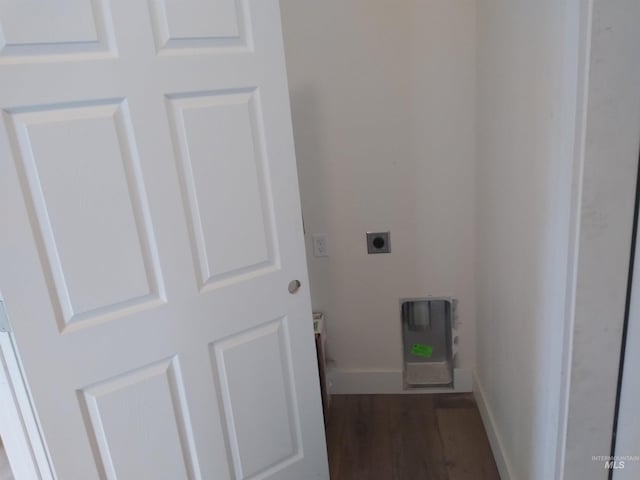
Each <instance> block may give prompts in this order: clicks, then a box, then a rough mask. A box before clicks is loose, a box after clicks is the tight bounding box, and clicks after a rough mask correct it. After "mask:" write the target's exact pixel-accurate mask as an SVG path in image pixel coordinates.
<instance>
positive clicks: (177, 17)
mask: <svg viewBox="0 0 640 480" xmlns="http://www.w3.org/2000/svg"><path fill="white" fill-rule="evenodd" d="M243 14H244V1H243V0H152V1H151V17H152V20H153V30H154V35H155V40H156V46H157V48H158V49H159V50H164V49H172V48H188V47H196V48H197V47H200V48H202V47H205V48H206V47H214V48H215V47H225V46H238V45H242V44H244V43H246V39H245V38H244V37H245V35H246V33H245V26H244V22H243Z"/></svg>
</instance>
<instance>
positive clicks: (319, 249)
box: [311, 233, 329, 257]
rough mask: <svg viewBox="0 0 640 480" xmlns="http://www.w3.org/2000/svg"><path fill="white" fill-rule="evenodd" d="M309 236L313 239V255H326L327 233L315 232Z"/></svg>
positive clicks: (327, 249)
mask: <svg viewBox="0 0 640 480" xmlns="http://www.w3.org/2000/svg"><path fill="white" fill-rule="evenodd" d="M311 238H312V239H313V256H314V257H328V256H329V235H327V234H326V233H316V234H315V235H313V236H312V237H311Z"/></svg>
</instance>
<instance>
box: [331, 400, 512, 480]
mask: <svg viewBox="0 0 640 480" xmlns="http://www.w3.org/2000/svg"><path fill="white" fill-rule="evenodd" d="M327 444H328V450H329V466H330V469H331V480H499V479H500V477H499V475H498V470H497V468H496V464H495V461H494V460H493V456H492V454H491V449H490V447H489V442H488V440H487V435H486V433H485V430H484V427H483V425H482V421H481V420H480V413H479V412H478V408H477V406H476V404H475V401H474V399H473V396H471V395H467V394H462V395H335V396H333V397H332V398H331V408H330V410H329V424H328V427H327Z"/></svg>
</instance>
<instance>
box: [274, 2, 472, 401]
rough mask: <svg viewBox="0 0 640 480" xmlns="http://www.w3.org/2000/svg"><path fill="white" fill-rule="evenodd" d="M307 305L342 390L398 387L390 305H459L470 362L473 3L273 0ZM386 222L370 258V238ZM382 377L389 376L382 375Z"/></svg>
mask: <svg viewBox="0 0 640 480" xmlns="http://www.w3.org/2000/svg"><path fill="white" fill-rule="evenodd" d="M281 9H282V16H283V27H284V37H285V49H286V56H287V68H288V74H289V87H290V92H291V100H292V109H293V122H294V135H295V141H296V153H297V158H298V168H299V175H300V185H301V187H300V188H301V195H302V206H303V212H304V220H305V226H306V234H307V235H306V236H307V247H308V252H309V253H310V252H311V234H313V233H328V234H329V250H330V257H329V258H314V257H313V256H312V255H309V258H308V263H309V273H310V277H311V289H312V297H313V307H314V309H316V310H322V311H324V312H325V313H326V315H327V322H328V330H329V335H328V345H329V347H328V348H329V356H330V357H331V358H332V359H333V361H334V362H335V363H334V373H335V375H334V379H335V380H336V382H337V384H336V385H335V387H336V389H337V390H338V391H354V389H355V390H358V391H365V390H366V391H388V390H394V389H396V388H400V385H401V383H400V370H401V368H402V352H401V330H400V314H399V303H398V301H399V299H400V298H401V297H413V296H425V295H436V296H453V297H457V298H459V300H460V317H461V320H462V322H463V325H462V327H461V328H462V334H461V349H460V364H461V366H463V367H466V368H472V367H473V363H474V358H475V352H474V348H475V318H474V312H475V293H474V248H473V246H474V202H475V196H474V178H475V168H474V146H475V137H474V135H475V126H474V122H475V115H474V108H475V105H474V94H475V91H474V88H475V1H474V0H456V1H453V2H452V1H451V0H430V1H424V0H405V1H403V2H389V1H388V0H350V1H347V2H345V1H343V0H325V1H321V2H318V1H316V0H282V1H281ZM378 230H380V231H384V230H391V244H392V253H391V254H390V255H367V253H366V245H365V232H367V231H378ZM387 380H389V381H387Z"/></svg>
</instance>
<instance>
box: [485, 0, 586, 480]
mask: <svg viewBox="0 0 640 480" xmlns="http://www.w3.org/2000/svg"><path fill="white" fill-rule="evenodd" d="M577 13H578V2H573V1H570V0H540V1H536V2H532V1H528V0H478V5H477V21H478V23H477V29H478V57H477V65H478V88H477V124H478V147H477V162H478V164H477V172H478V182H477V205H476V211H477V219H476V225H477V249H476V255H477V260H478V263H477V265H478V267H477V286H478V287H477V298H478V325H477V332H478V333H477V338H478V344H477V370H476V382H477V385H476V388H477V390H478V391H477V396H478V398H479V400H480V404H481V407H482V408H481V411H482V413H483V418H484V420H485V425H486V426H487V429H488V431H489V437H490V440H491V441H492V446H493V447H494V453H495V454H496V457H497V461H498V465H499V468H500V471H501V474H502V478H505V479H507V478H512V479H518V480H527V479H536V480H538V479H539V480H547V479H551V478H554V474H555V467H556V455H557V449H556V448H557V429H558V424H559V408H560V407H559V405H560V397H561V368H560V366H561V363H562V351H563V331H564V323H565V318H566V315H565V314H566V296H567V290H566V284H567V278H568V277H567V275H568V263H569V261H570V248H569V239H570V234H571V222H572V220H573V217H572V216H571V211H572V210H571V205H572V178H573V173H574V171H573V166H574V160H573V159H574V154H573V139H574V121H575V114H576V96H577V73H576V72H577V63H578V60H577V59H578V39H579V32H578V27H577V23H578V22H577V21H576V19H577V18H578V17H576V15H577Z"/></svg>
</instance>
